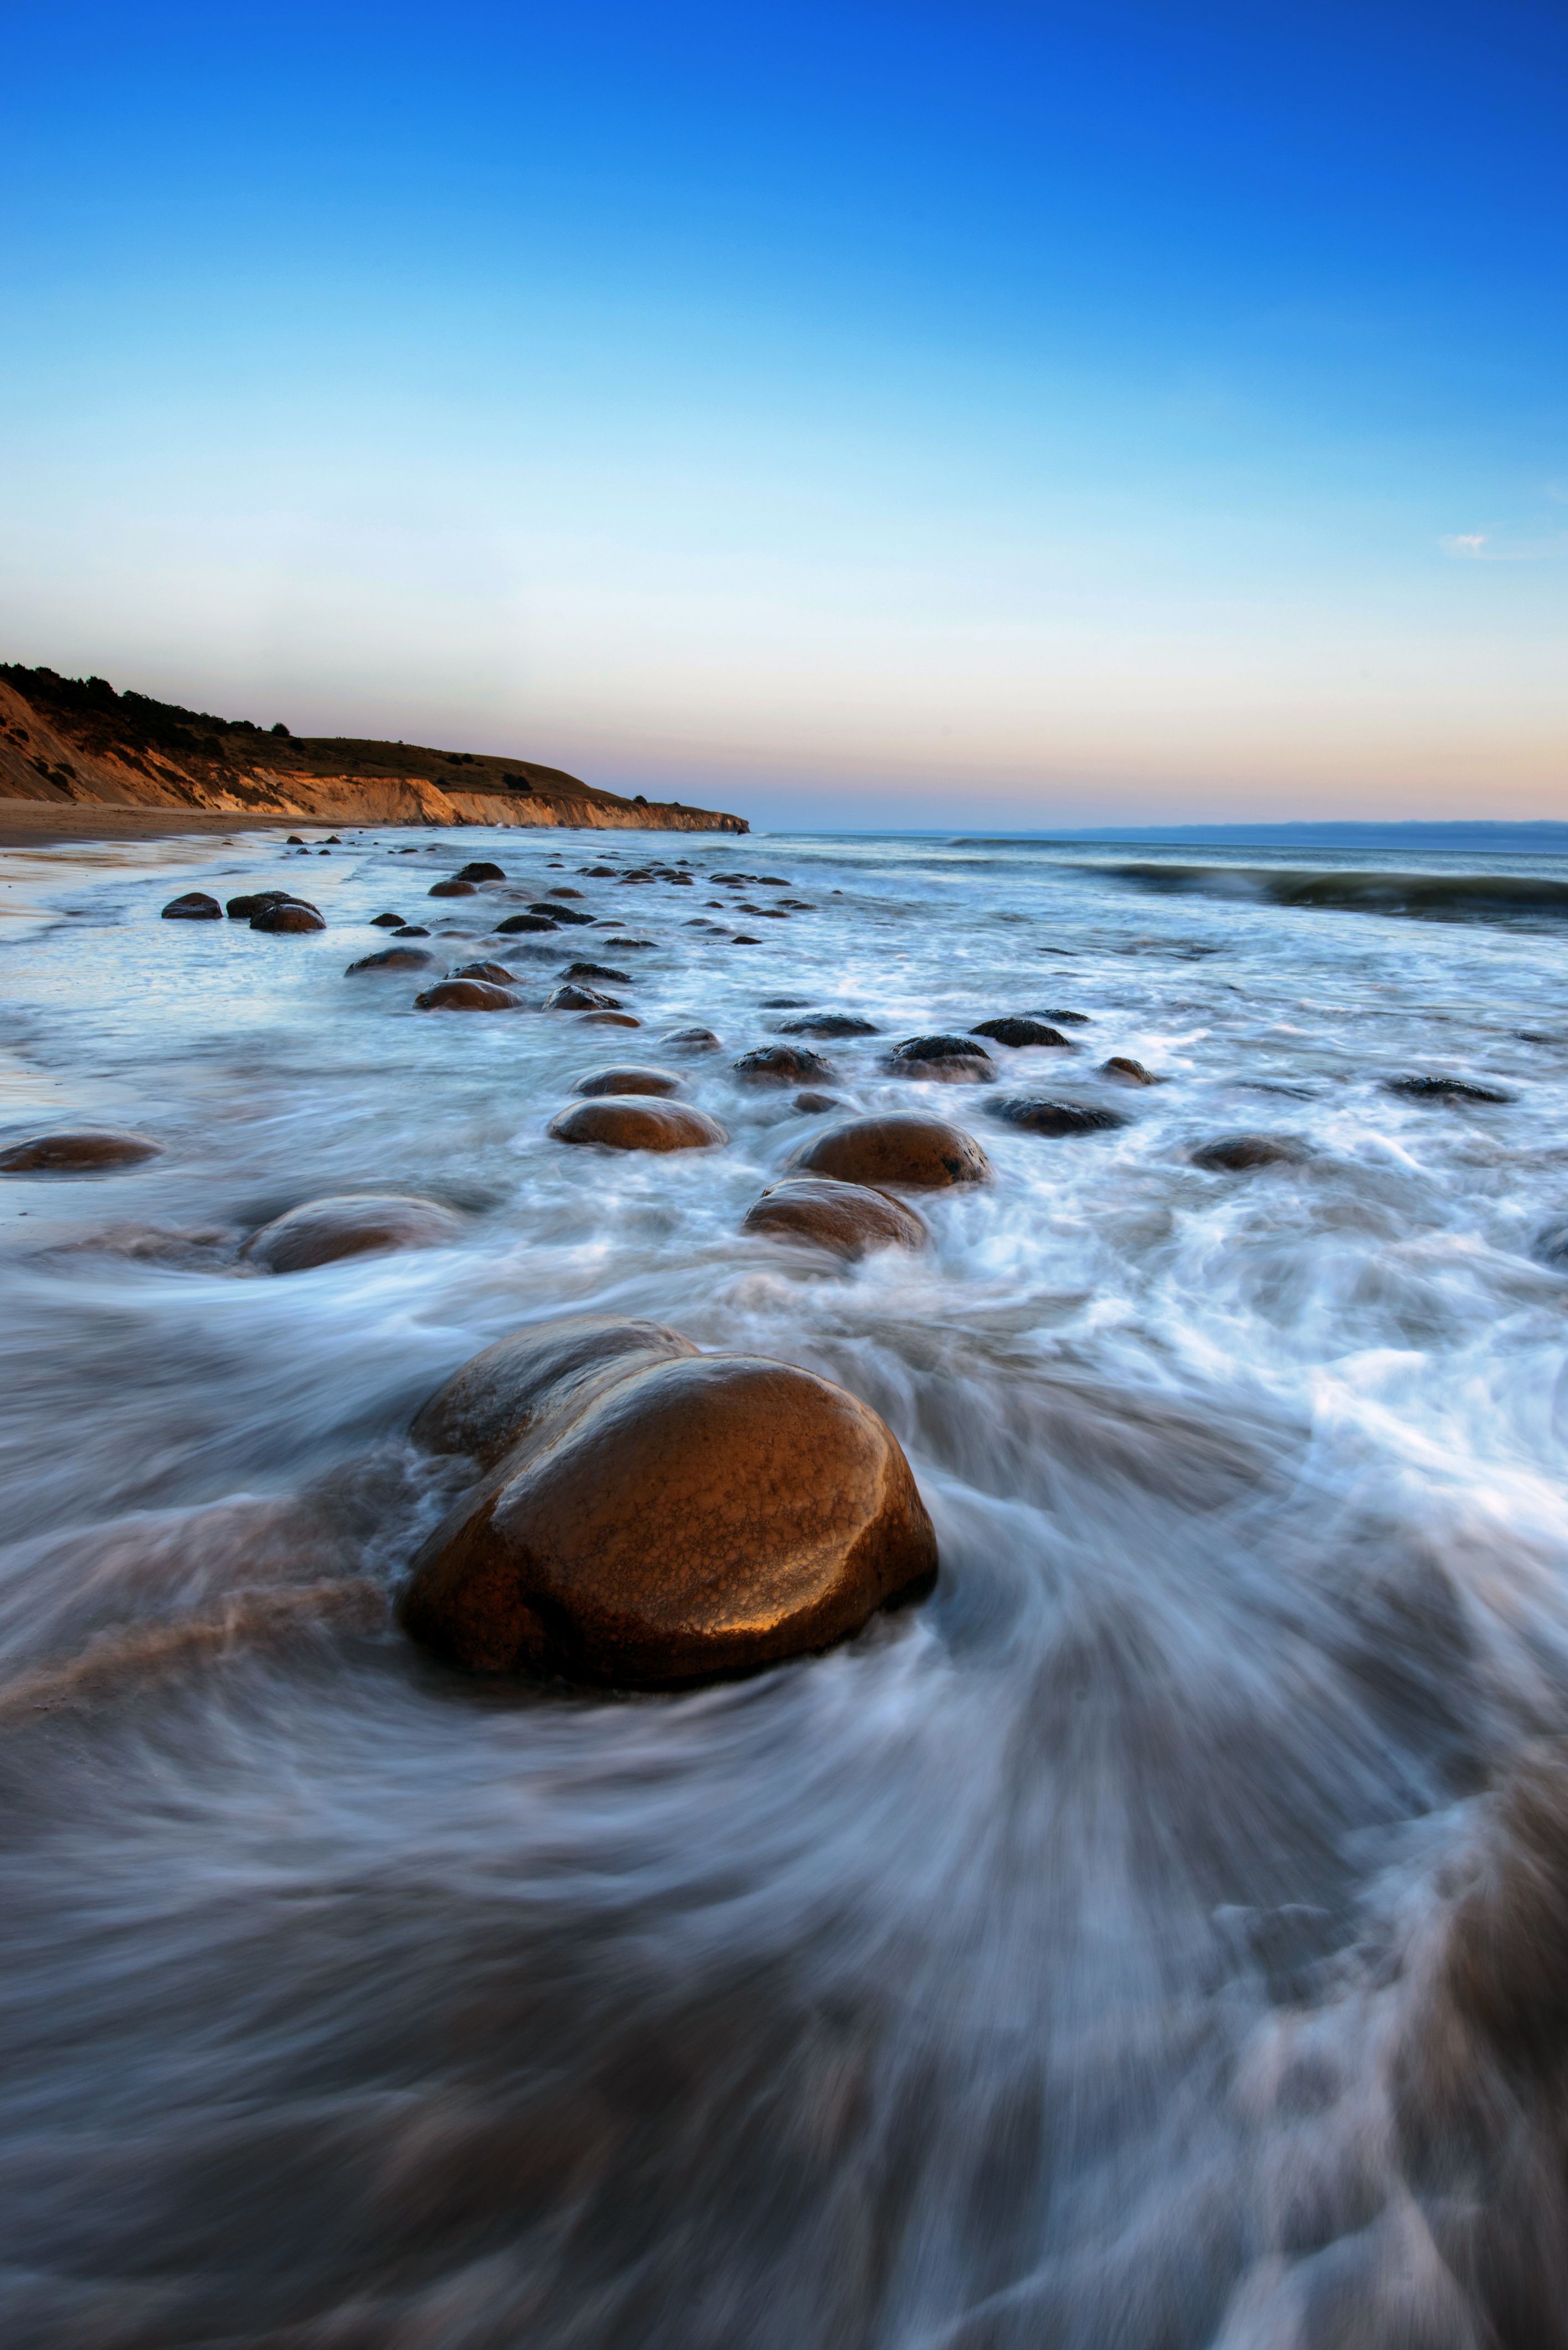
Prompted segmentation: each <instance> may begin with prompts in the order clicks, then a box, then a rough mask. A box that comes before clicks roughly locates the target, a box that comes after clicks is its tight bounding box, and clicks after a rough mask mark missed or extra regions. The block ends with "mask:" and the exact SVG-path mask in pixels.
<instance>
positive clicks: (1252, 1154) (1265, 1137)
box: [1191, 1134, 1312, 1175]
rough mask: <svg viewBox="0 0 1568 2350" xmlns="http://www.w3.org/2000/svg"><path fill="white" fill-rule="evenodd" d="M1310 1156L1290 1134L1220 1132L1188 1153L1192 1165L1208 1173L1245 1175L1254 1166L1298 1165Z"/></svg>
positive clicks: (1304, 1146) (1295, 1137) (1303, 1144)
mask: <svg viewBox="0 0 1568 2350" xmlns="http://www.w3.org/2000/svg"><path fill="white" fill-rule="evenodd" d="M1311 1156H1312V1152H1311V1150H1310V1149H1308V1147H1307V1145H1306V1144H1305V1143H1304V1142H1303V1141H1302V1140H1301V1139H1300V1137H1299V1136H1297V1135H1293V1134H1222V1135H1220V1137H1219V1138H1218V1139H1217V1140H1215V1141H1213V1142H1205V1143H1200V1144H1199V1148H1198V1149H1196V1150H1194V1151H1193V1152H1192V1154H1191V1158H1192V1164H1193V1165H1194V1167H1202V1168H1204V1169H1206V1170H1208V1172H1209V1173H1210V1174H1217V1175H1247V1174H1250V1173H1251V1171H1252V1170H1253V1169H1254V1168H1257V1167H1300V1166H1303V1165H1304V1164H1305V1162H1306V1160H1307V1159H1310V1158H1311Z"/></svg>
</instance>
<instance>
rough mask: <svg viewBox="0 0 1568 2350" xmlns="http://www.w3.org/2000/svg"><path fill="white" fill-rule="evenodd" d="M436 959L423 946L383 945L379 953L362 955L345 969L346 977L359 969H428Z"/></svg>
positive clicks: (349, 976) (349, 977)
mask: <svg viewBox="0 0 1568 2350" xmlns="http://www.w3.org/2000/svg"><path fill="white" fill-rule="evenodd" d="M434 961H435V957H434V955H433V954H430V953H428V952H427V951H426V950H425V949H424V948H423V947H383V948H382V949H381V951H380V952H379V954H368V955H361V956H360V958H359V960H358V962H351V963H349V964H348V968H347V969H346V970H345V972H344V973H343V976H344V978H345V979H352V978H353V976H354V974H355V972H359V971H428V970H429V969H430V967H431V963H433V962H434Z"/></svg>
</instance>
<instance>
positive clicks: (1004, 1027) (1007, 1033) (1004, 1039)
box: [970, 1013, 1073, 1053]
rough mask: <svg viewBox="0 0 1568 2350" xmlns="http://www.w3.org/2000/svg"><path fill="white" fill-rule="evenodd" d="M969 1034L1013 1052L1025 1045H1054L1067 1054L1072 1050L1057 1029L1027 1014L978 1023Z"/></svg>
mask: <svg viewBox="0 0 1568 2350" xmlns="http://www.w3.org/2000/svg"><path fill="white" fill-rule="evenodd" d="M970 1034H971V1035H973V1036H989V1037H990V1038H991V1041H992V1044H993V1045H1012V1047H1013V1049H1014V1050H1015V1051H1016V1050H1020V1049H1022V1047H1023V1046H1024V1045H1059V1046H1060V1047H1061V1049H1062V1050H1063V1051H1064V1052H1069V1053H1070V1052H1071V1051H1072V1049H1073V1048H1072V1046H1071V1045H1069V1044H1068V1042H1067V1039H1066V1038H1065V1036H1064V1035H1063V1034H1062V1031H1061V1030H1060V1029H1059V1028H1053V1027H1051V1026H1050V1025H1049V1024H1047V1023H1046V1022H1045V1021H1044V1020H1036V1019H1034V1018H1033V1015H1032V1014H1027V1013H1025V1014H1020V1015H1019V1016H1018V1017H1017V1018H1016V1019H1012V1018H1009V1019H1003V1020H981V1021H979V1022H977V1023H976V1024H975V1026H974V1027H973V1028H972V1029H971V1031H970Z"/></svg>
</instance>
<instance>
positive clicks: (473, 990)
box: [414, 979, 517, 1012]
mask: <svg viewBox="0 0 1568 2350" xmlns="http://www.w3.org/2000/svg"><path fill="white" fill-rule="evenodd" d="M414 1009H415V1011H416V1012H515V1011H516V1009H517V1003H516V999H515V997H514V996H511V995H508V994H507V993H506V990H505V989H504V987H493V986H492V984H491V983H490V982H489V981H488V980H487V979H440V980H438V981H437V982H436V983H435V985H434V986H433V987H427V988H426V989H425V991H424V993H423V994H422V995H416V996H415V998H414Z"/></svg>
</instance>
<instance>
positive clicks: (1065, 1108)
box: [985, 1094, 1127, 1135]
mask: <svg viewBox="0 0 1568 2350" xmlns="http://www.w3.org/2000/svg"><path fill="white" fill-rule="evenodd" d="M985 1107H986V1108H987V1110H988V1111H989V1112H990V1114H991V1116H992V1118H1000V1119H1001V1120H1002V1124H1003V1125H1004V1126H1019V1127H1022V1128H1023V1130H1024V1132H1025V1133H1026V1134H1057V1135H1060V1134H1108V1133H1109V1132H1110V1131H1111V1129H1112V1128H1114V1127H1118V1126H1126V1124H1127V1119H1126V1118H1124V1117H1123V1116H1122V1114H1121V1112H1120V1110H1119V1109H1096V1108H1095V1107H1093V1106H1092V1105H1091V1104H1089V1103H1087V1102H1065V1101H1052V1100H1050V1099H1049V1098H1048V1097H1045V1096H1044V1095H1041V1094H1007V1095H1005V1096H1004V1097H1002V1100H1001V1101H991V1102H987V1103H986V1105H985Z"/></svg>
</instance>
